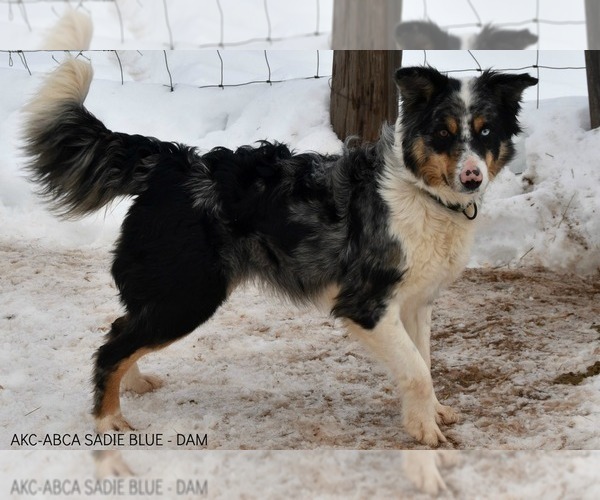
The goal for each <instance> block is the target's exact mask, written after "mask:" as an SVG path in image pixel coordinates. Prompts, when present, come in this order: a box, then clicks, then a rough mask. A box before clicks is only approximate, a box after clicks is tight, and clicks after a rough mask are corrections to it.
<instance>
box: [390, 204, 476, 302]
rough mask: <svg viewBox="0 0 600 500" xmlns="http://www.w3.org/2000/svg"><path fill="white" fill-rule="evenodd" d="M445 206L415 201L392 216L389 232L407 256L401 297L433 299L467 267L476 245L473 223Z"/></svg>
mask: <svg viewBox="0 0 600 500" xmlns="http://www.w3.org/2000/svg"><path fill="white" fill-rule="evenodd" d="M462 217H464V216H463V215H462V214H454V213H448V211H447V209H445V208H444V207H441V206H440V207H438V206H436V205H433V204H431V203H428V202H422V201H420V200H414V202H413V203H412V204H411V205H408V206H405V207H403V210H400V211H397V212H396V213H395V214H394V216H393V217H392V221H391V224H390V231H391V232H392V234H393V236H394V237H395V238H397V239H398V240H399V241H400V243H401V244H402V249H403V251H404V254H405V259H406V260H405V267H404V277H403V280H402V284H401V287H400V290H401V294H402V295H407V294H408V295H411V296H418V297H419V298H420V299H422V300H424V301H430V300H432V299H433V298H434V297H435V296H436V295H437V294H438V292H439V290H440V289H441V288H443V287H445V286H447V285H448V284H450V283H452V282H453V281H454V280H455V279H456V278H457V277H458V275H459V274H460V273H461V271H462V270H463V269H464V268H465V266H466V264H467V262H468V260H469V254H470V249H471V245H472V242H473V224H474V223H473V222H472V221H470V220H468V219H467V218H466V217H464V220H462Z"/></svg>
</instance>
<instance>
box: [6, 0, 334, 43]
mask: <svg viewBox="0 0 600 500" xmlns="http://www.w3.org/2000/svg"><path fill="white" fill-rule="evenodd" d="M51 1H52V0H51ZM211 1H213V2H215V5H216V8H217V11H218V16H219V21H218V23H219V38H218V41H214V42H209V43H202V44H197V45H196V47H197V48H199V49H210V48H220V49H224V48H227V47H244V46H248V45H251V44H255V43H260V42H266V43H269V44H273V43H276V42H284V41H287V40H297V39H303V38H314V37H318V36H322V35H325V34H327V33H329V32H330V31H331V27H328V29H326V30H323V29H322V26H321V0H313V2H314V5H315V20H314V30H312V31H310V32H308V31H307V32H304V33H299V34H294V35H287V36H278V37H275V36H273V20H272V16H273V14H272V12H271V10H272V9H271V7H270V5H272V3H273V2H278V3H281V2H282V0H263V2H262V12H261V16H262V17H263V19H264V21H265V25H266V31H265V32H263V33H262V35H259V36H256V37H252V38H247V39H244V40H235V41H228V40H227V37H226V19H227V15H228V14H227V13H226V12H225V9H224V8H223V5H222V3H221V0H211ZM287 1H291V0H287ZM38 3H50V2H48V0H0V4H7V6H8V18H9V20H10V21H12V20H14V19H15V9H18V11H19V13H20V15H21V17H22V19H23V21H24V22H25V24H26V25H27V27H28V29H29V31H30V32H32V31H33V28H32V26H31V23H30V22H29V15H28V12H27V5H29V4H38ZM53 3H56V4H60V3H61V2H60V1H56V0H54V2H53ZM62 3H68V2H62ZM90 3H111V4H113V5H114V8H115V12H116V14H117V18H118V22H119V29H120V37H121V43H124V41H125V26H124V20H123V14H122V12H121V8H120V6H119V2H118V1H117V0H78V1H77V4H76V8H84V9H85V4H90ZM138 3H139V6H140V7H143V6H144V5H143V3H142V2H141V1H139V2H138ZM303 3H304V4H305V5H307V4H308V0H303ZM162 7H163V20H164V24H165V27H166V30H167V33H168V38H169V40H168V46H169V49H170V50H174V49H175V46H176V43H177V40H176V36H175V35H174V30H173V26H172V23H171V20H170V10H171V8H170V7H169V2H168V0H162ZM57 15H58V14H57ZM259 21H260V19H258V18H255V19H253V23H254V24H258V23H259Z"/></svg>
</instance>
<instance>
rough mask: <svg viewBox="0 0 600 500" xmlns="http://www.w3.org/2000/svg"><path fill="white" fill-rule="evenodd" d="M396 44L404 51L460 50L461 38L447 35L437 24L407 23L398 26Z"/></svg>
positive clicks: (424, 22)
mask: <svg viewBox="0 0 600 500" xmlns="http://www.w3.org/2000/svg"><path fill="white" fill-rule="evenodd" d="M395 37H396V44H397V46H398V48H399V49H404V50H458V49H460V45H461V44H460V38H458V37H457V36H454V35H450V34H449V33H446V32H445V31H443V30H442V29H440V27H439V26H438V25H437V24H434V23H432V22H426V21H406V22H403V23H400V24H398V25H397V26H396V31H395Z"/></svg>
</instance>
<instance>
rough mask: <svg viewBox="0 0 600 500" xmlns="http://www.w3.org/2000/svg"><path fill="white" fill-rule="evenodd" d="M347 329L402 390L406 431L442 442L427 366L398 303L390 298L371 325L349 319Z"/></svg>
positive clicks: (431, 442) (433, 442)
mask: <svg viewBox="0 0 600 500" xmlns="http://www.w3.org/2000/svg"><path fill="white" fill-rule="evenodd" d="M348 329H349V330H350V332H351V333H353V334H355V335H356V336H357V337H358V338H359V339H360V340H362V341H363V342H364V343H365V344H366V345H367V346H368V347H369V348H370V349H371V350H372V351H373V352H374V354H375V355H376V356H377V357H378V358H379V359H381V360H382V361H383V362H384V363H385V364H386V365H387V367H388V368H389V370H390V371H391V373H392V376H393V378H394V381H395V382H396V383H397V384H398V386H399V388H400V391H401V396H402V412H403V423H404V428H405V429H406V431H407V432H408V433H409V434H410V435H411V436H413V437H414V438H416V439H417V440H419V441H421V442H423V443H425V444H427V445H429V446H437V445H438V444H439V442H440V441H442V442H445V441H446V438H445V437H444V435H443V434H442V431H441V430H440V428H439V426H438V423H437V421H436V406H435V404H436V402H437V400H436V398H435V394H434V391H433V384H432V381H431V374H430V372H429V368H428V366H427V364H426V363H425V360H424V359H423V358H422V356H421V354H420V353H419V351H418V350H417V348H416V346H415V344H414V342H413V341H412V339H411V338H410V336H409V334H408V332H407V331H406V328H405V327H404V324H403V323H402V320H401V319H400V309H399V305H398V304H397V303H395V302H393V301H392V302H390V303H389V304H388V306H387V310H386V312H385V314H384V316H383V317H382V318H381V319H380V320H379V322H378V323H377V325H376V326H375V328H373V329H365V328H362V327H360V326H359V325H357V324H356V323H353V322H350V321H348Z"/></svg>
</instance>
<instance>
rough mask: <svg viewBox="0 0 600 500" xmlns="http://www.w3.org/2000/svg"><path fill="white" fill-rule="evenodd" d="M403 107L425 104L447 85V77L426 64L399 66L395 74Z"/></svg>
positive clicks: (413, 107) (417, 107) (415, 106)
mask: <svg viewBox="0 0 600 500" xmlns="http://www.w3.org/2000/svg"><path fill="white" fill-rule="evenodd" d="M395 79H396V85H398V89H399V90H400V96H401V97H402V104H403V106H404V108H405V109H410V110H415V109H419V108H420V107H422V106H424V105H426V104H427V103H428V102H429V101H430V100H431V98H432V97H433V96H435V95H436V94H438V93H439V92H440V91H441V90H442V89H444V88H446V87H447V85H448V80H449V78H448V77H447V76H445V75H442V74H441V73H440V72H439V71H437V70H435V69H433V68H431V67H426V66H413V67H408V68H399V69H398V70H396V74H395Z"/></svg>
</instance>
